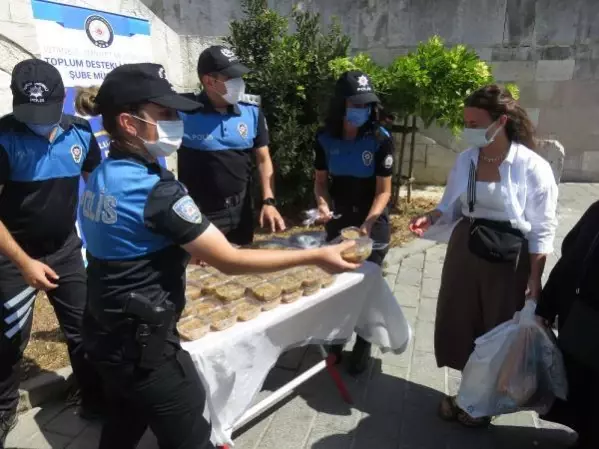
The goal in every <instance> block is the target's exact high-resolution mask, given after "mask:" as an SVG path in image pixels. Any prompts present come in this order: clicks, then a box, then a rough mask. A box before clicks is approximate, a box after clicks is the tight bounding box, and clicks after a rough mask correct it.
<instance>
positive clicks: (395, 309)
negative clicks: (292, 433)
mask: <svg viewBox="0 0 599 449" xmlns="http://www.w3.org/2000/svg"><path fill="white" fill-rule="evenodd" d="M354 329H356V330H357V332H358V333H359V334H360V335H361V336H362V337H364V338H365V339H366V340H368V341H370V342H372V343H374V344H376V345H379V346H380V347H381V348H382V349H383V350H384V351H389V350H390V351H394V352H397V353H401V352H403V351H404V350H405V348H406V347H407V345H408V342H409V340H410V338H411V335H412V331H411V329H410V326H409V324H408V322H407V321H406V319H405V317H404V315H403V313H402V311H401V308H400V306H399V304H398V303H397V300H396V299H395V297H394V296H393V293H392V291H391V290H390V289H389V287H388V285H387V283H386V282H385V280H384V279H383V277H382V275H381V271H380V268H379V267H378V266H376V265H374V264H371V263H366V264H364V266H363V267H362V268H361V269H360V270H359V271H357V272H354V273H345V274H342V275H340V276H338V278H337V280H336V282H335V284H334V285H332V286H331V287H330V288H328V289H324V290H321V291H320V292H319V293H318V294H316V295H313V296H310V297H305V298H302V299H300V300H298V301H297V302H295V303H292V304H286V305H281V306H279V307H277V308H276V309H274V310H271V311H268V312H262V313H261V314H260V315H259V316H258V318H256V319H254V320H252V321H248V322H245V323H238V324H236V325H235V326H233V327H232V328H230V329H227V330H225V331H222V332H214V333H210V334H208V335H206V336H205V337H203V338H201V339H200V340H197V341H194V342H188V343H184V344H183V347H184V349H186V350H187V351H189V353H190V354H191V356H192V358H193V360H194V363H195V365H196V367H197V369H198V371H199V373H200V377H201V378H202V381H203V382H204V385H205V386H206V389H207V403H208V411H209V413H210V418H211V420H212V426H213V431H214V435H213V440H215V441H216V443H218V444H231V434H232V432H233V430H234V429H233V426H234V424H235V422H236V421H237V420H238V419H239V418H240V417H241V415H243V413H244V412H245V411H246V410H248V409H249V407H250V406H251V405H252V401H253V400H254V398H255V397H256V395H257V394H258V393H259V391H260V389H261V388H262V385H263V383H264V381H265V379H266V376H267V374H268V372H269V371H270V370H271V368H272V367H273V366H274V365H275V363H276V361H277V360H278V358H279V356H280V355H281V354H282V353H283V352H285V350H287V349H289V348H292V347H297V346H301V345H307V344H315V343H324V342H331V341H335V340H347V339H349V338H350V337H351V335H352V332H353V331H354Z"/></svg>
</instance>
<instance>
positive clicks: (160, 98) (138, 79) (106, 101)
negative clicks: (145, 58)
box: [95, 63, 201, 113]
mask: <svg viewBox="0 0 599 449" xmlns="http://www.w3.org/2000/svg"><path fill="white" fill-rule="evenodd" d="M95 101H96V104H97V105H98V111H99V112H100V113H103V112H105V111H109V110H111V109H114V108H118V107H119V106H125V105H129V104H138V103H155V104H158V105H160V106H164V107H167V108H172V109H176V110H178V111H183V112H190V111H193V110H195V109H198V108H200V107H201V105H200V104H199V103H196V102H195V101H193V100H190V99H188V98H185V97H183V96H182V95H179V94H178V93H177V92H175V89H174V88H173V86H172V85H171V83H169V82H168V80H167V79H166V72H165V70H164V67H163V66H161V65H160V64H152V63H141V64H124V65H121V66H119V67H117V68H116V69H114V70H112V71H111V72H110V73H108V75H106V77H105V78H104V81H103V82H102V85H101V86H100V90H99V91H98V94H97V95H96V100H95Z"/></svg>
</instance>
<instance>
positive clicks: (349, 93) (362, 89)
mask: <svg viewBox="0 0 599 449" xmlns="http://www.w3.org/2000/svg"><path fill="white" fill-rule="evenodd" d="M335 95H336V96H337V97H341V98H345V99H347V100H349V101H351V102H352V103H354V104H368V103H380V100H379V97H377V96H376V94H375V93H374V88H373V87H372V81H371V80H370V77H369V76H368V75H366V74H365V73H364V72H360V71H358V70H352V71H349V72H345V73H344V74H343V75H341V78H339V80H338V81H337V84H336V86H335Z"/></svg>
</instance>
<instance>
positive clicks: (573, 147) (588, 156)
mask: <svg viewBox="0 0 599 449" xmlns="http://www.w3.org/2000/svg"><path fill="white" fill-rule="evenodd" d="M144 2H145V3H146V4H147V5H148V7H149V8H150V9H151V10H152V11H153V12H154V13H156V14H157V15H159V16H160V17H162V18H163V19H164V20H165V22H166V23H167V24H168V25H169V26H170V27H171V28H173V29H174V30H176V31H177V32H179V33H180V34H186V35H201V36H204V39H205V37H206V36H223V35H226V34H227V32H228V24H229V21H230V20H231V19H234V18H239V17H240V16H241V11H240V7H239V5H240V0H202V1H201V2H200V1H192V2H190V1H186V2H182V1H181V0H144ZM298 3H299V4H300V5H301V7H303V8H309V9H311V10H314V11H318V12H320V13H321V14H322V17H323V21H324V22H329V21H330V18H331V17H333V16H336V17H338V18H340V21H341V24H342V26H343V29H344V31H345V32H346V33H347V34H348V35H349V36H350V37H351V39H352V51H353V52H358V51H366V52H368V53H370V54H371V55H372V56H373V57H374V58H375V59H376V60H377V61H379V62H380V63H388V62H390V61H392V60H393V59H394V58H395V57H397V56H399V55H402V54H405V53H407V52H408V51H410V50H411V49H413V48H414V47H415V46H416V45H418V42H420V41H422V40H426V39H428V38H429V37H430V36H431V35H432V34H439V35H441V36H442V37H443V38H445V39H446V40H447V42H448V43H449V44H456V43H465V44H468V45H470V46H472V47H474V48H475V49H476V50H477V51H478V53H479V55H480V56H481V57H482V58H483V59H485V60H487V61H489V62H490V63H491V64H492V66H493V69H494V73H495V76H496V78H497V79H498V80H499V81H500V82H510V81H514V82H517V83H518V85H519V86H520V88H521V94H522V97H521V103H522V104H523V106H524V107H526V108H527V110H528V112H529V114H530V116H531V118H532V119H533V121H534V122H535V123H536V124H537V125H538V132H539V136H540V137H542V138H550V139H557V140H559V141H560V142H561V143H562V144H563V146H564V147H565V149H566V161H565V166H564V173H563V178H562V179H563V180H565V181H576V180H580V181H583V180H588V181H590V180H594V181H597V180H599V143H597V142H598V141H599V139H597V137H598V136H597V134H598V133H599V127H598V126H596V123H597V122H598V121H599V1H597V0H418V1H416V0H301V1H298V0H269V5H270V6H271V7H273V8H275V9H277V10H278V11H280V12H281V13H289V12H290V11H291V8H292V5H293V4H298ZM196 39H197V38H196ZM197 50H199V48H198V49H197ZM197 53H198V51H195V52H194V51H192V52H190V57H191V58H192V60H191V61H189V62H188V63H187V64H188V65H189V66H190V67H192V66H193V64H195V58H197ZM425 134H427V135H429V134H430V132H429V131H425ZM432 134H434V135H436V136H437V135H438V134H439V132H437V131H433V132H432ZM435 140H437V141H439V140H438V139H435ZM442 140H443V139H442ZM442 140H441V141H442ZM450 140H451V139H450ZM427 142H428V143H426V144H424V145H427V151H428V152H427V154H428V156H427V157H424V156H423V153H422V151H421V152H417V153H418V154H419V155H420V156H421V159H422V161H419V163H422V164H426V167H424V166H423V167H422V168H419V172H420V176H421V179H422V177H424V178H427V177H429V178H430V180H434V179H438V178H439V174H438V173H439V171H442V170H443V169H445V171H446V172H447V168H448V167H447V165H448V164H449V162H450V161H451V160H452V158H453V157H455V154H454V153H455V152H456V151H459V144H456V143H455V142H453V145H454V146H453V147H452V148H451V149H450V150H445V149H444V148H443V147H440V148H432V147H433V146H434V145H433V144H432V143H430V141H427ZM431 164H436V165H440V167H437V166H435V167H434V168H433V167H432V166H431ZM428 167H430V169H429V168H428ZM425 180H426V179H425Z"/></svg>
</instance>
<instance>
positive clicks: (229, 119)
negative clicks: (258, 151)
mask: <svg viewBox="0 0 599 449" xmlns="http://www.w3.org/2000/svg"><path fill="white" fill-rule="evenodd" d="M237 107H238V109H239V115H237V114H218V113H208V114H205V113H202V112H198V113H195V114H183V113H182V114H181V118H182V120H183V123H184V124H185V133H184V135H183V145H182V146H183V147H185V148H189V149H192V150H199V151H227V150H250V149H252V148H253V147H254V139H255V138H256V136H257V135H258V117H259V115H260V109H259V107H258V106H257V105H253V104H247V103H238V105H237Z"/></svg>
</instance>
